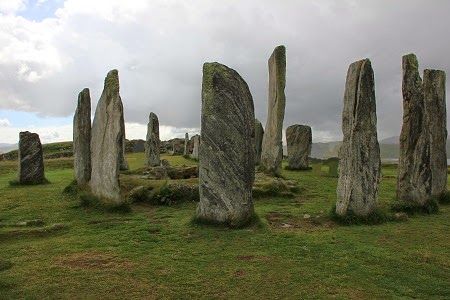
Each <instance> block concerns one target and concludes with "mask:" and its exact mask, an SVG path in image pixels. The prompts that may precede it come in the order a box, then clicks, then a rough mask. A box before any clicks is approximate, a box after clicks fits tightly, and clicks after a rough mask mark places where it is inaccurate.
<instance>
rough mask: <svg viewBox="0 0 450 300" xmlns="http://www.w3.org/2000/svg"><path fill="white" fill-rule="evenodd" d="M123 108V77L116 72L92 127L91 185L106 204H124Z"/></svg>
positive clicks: (109, 78)
mask: <svg viewBox="0 0 450 300" xmlns="http://www.w3.org/2000/svg"><path fill="white" fill-rule="evenodd" d="M122 117H123V105H122V100H121V98H120V94H119V74H118V72H117V70H112V71H110V72H109V73H108V75H107V76H106V78H105V85H104V88H103V93H102V96H101V97H100V100H99V101H98V104H97V109H96V110H95V116H94V122H93V124H92V138H91V160H92V172H91V181H90V183H89V185H90V187H91V191H92V193H93V194H94V195H95V196H97V197H100V198H101V199H102V200H103V201H104V202H107V203H112V204H120V203H121V198H120V189H119V163H120V162H119V157H120V153H121V152H122V151H123V129H122V119H121V118H122Z"/></svg>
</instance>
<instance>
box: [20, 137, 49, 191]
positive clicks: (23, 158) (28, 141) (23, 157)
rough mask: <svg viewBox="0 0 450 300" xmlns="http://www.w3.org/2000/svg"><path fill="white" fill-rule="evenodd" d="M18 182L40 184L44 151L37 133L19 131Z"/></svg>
mask: <svg viewBox="0 0 450 300" xmlns="http://www.w3.org/2000/svg"><path fill="white" fill-rule="evenodd" d="M18 151H19V153H18V154H19V183H20V184H40V183H44V182H45V181H46V179H45V175H44V153H43V151H42V145H41V140H40V139H39V135H38V134H37V133H31V132H28V131H23V132H20V133H19V150H18Z"/></svg>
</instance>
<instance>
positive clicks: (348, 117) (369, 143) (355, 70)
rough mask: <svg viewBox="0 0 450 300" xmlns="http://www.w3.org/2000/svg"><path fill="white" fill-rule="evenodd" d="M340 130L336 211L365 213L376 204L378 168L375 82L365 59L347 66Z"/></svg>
mask: <svg viewBox="0 0 450 300" xmlns="http://www.w3.org/2000/svg"><path fill="white" fill-rule="evenodd" d="M342 131H343V134H344V140H343V143H342V146H341V149H340V151H339V179H338V186H337V203H336V213H337V214H338V215H340V216H344V215H347V214H349V213H354V214H355V215H357V216H367V215H369V214H370V213H372V212H373V211H374V210H375V208H376V204H377V198H378V184H379V181H380V169H381V161H380V147H379V144H378V139H377V115H376V103H375V82H374V75H373V70H372V66H371V63H370V60H369V59H364V60H360V61H357V62H355V63H353V64H351V65H350V67H349V69H348V73H347V81H346V85H345V95H344V109H343V112H342Z"/></svg>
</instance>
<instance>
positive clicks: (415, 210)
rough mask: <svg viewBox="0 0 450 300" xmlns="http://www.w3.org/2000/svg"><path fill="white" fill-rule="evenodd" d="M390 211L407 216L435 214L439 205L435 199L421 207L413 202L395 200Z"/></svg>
mask: <svg viewBox="0 0 450 300" xmlns="http://www.w3.org/2000/svg"><path fill="white" fill-rule="evenodd" d="M391 210H393V211H395V212H404V213H407V214H408V215H414V214H435V213H437V212H438V211H439V204H438V200H437V198H431V199H429V200H428V201H427V202H426V203H425V204H423V205H421V204H418V203H416V202H413V201H404V200H398V199H395V200H394V202H393V203H392V205H391Z"/></svg>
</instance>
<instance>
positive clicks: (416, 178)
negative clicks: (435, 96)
mask: <svg viewBox="0 0 450 300" xmlns="http://www.w3.org/2000/svg"><path fill="white" fill-rule="evenodd" d="M402 67H403V81H402V94H403V125H402V131H401V134H400V156H399V162H398V176H397V198H398V199H399V200H402V201H407V202H413V203H415V204H419V205H423V204H425V203H426V202H427V201H428V200H429V199H430V197H431V169H430V138H429V132H428V126H427V121H426V115H425V107H424V98H423V89H422V79H421V78H420V74H419V63H418V61H417V58H416V56H415V55H414V54H408V55H405V56H403V62H402Z"/></svg>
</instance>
